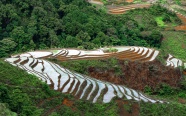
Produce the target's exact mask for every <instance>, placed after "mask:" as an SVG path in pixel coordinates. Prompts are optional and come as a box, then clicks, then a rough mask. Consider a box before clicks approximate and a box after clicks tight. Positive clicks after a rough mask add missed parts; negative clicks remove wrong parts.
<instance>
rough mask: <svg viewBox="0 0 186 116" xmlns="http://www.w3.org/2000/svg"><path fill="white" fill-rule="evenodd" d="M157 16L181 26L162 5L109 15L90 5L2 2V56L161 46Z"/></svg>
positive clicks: (54, 0) (80, 0)
mask: <svg viewBox="0 0 186 116" xmlns="http://www.w3.org/2000/svg"><path fill="white" fill-rule="evenodd" d="M157 16H159V17H162V19H163V21H165V22H171V23H174V24H179V23H180V20H179V19H178V18H177V17H176V15H175V14H174V13H171V12H169V11H168V10H166V9H164V8H161V7H160V6H153V7H151V8H149V9H139V10H135V11H129V13H127V14H125V15H109V14H107V13H106V11H105V9H104V8H103V9H96V7H94V6H92V5H91V4H89V3H87V2H86V1H85V0H63V1H62V0H34V1H33V0H32V1H30V0H24V1H23V0H10V1H7V0H1V1H0V43H1V44H0V52H1V53H0V57H5V56H7V55H9V54H10V53H14V52H24V51H28V50H35V49H47V48H54V47H79V48H85V49H92V48H97V47H100V46H109V45H137V46H151V47H160V44H161V39H162V38H163V37H162V34H161V33H160V30H161V28H160V27H159V26H158V24H157V22H156V20H155V18H156V17H157Z"/></svg>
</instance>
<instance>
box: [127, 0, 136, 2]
mask: <svg viewBox="0 0 186 116" xmlns="http://www.w3.org/2000/svg"><path fill="white" fill-rule="evenodd" d="M133 1H134V0H126V2H128V3H131V2H133Z"/></svg>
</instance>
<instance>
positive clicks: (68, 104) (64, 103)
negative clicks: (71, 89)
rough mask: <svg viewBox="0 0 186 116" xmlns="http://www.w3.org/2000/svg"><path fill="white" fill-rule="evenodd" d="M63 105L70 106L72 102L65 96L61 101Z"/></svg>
mask: <svg viewBox="0 0 186 116" xmlns="http://www.w3.org/2000/svg"><path fill="white" fill-rule="evenodd" d="M62 104H63V105H66V106H68V107H72V106H73V104H74V103H73V102H72V101H70V100H68V99H67V98H65V99H64V100H63V103H62Z"/></svg>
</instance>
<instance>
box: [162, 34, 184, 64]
mask: <svg viewBox="0 0 186 116" xmlns="http://www.w3.org/2000/svg"><path fill="white" fill-rule="evenodd" d="M162 33H163V35H164V40H163V41H162V45H161V47H160V49H161V50H162V52H161V54H164V55H168V54H172V55H173V56H175V57H176V58H179V59H181V60H183V61H184V62H186V41H185V37H186V35H185V33H184V32H175V31H164V32H162Z"/></svg>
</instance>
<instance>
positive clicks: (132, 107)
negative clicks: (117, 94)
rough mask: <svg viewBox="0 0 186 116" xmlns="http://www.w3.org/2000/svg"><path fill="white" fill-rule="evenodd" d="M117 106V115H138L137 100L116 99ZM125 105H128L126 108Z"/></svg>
mask: <svg viewBox="0 0 186 116" xmlns="http://www.w3.org/2000/svg"><path fill="white" fill-rule="evenodd" d="M116 102H117V104H118V108H119V115H120V116H139V114H140V108H139V104H138V103H137V102H133V103H132V102H131V101H123V100H116ZM125 106H127V107H129V109H126V108H125Z"/></svg>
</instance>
